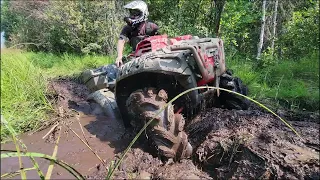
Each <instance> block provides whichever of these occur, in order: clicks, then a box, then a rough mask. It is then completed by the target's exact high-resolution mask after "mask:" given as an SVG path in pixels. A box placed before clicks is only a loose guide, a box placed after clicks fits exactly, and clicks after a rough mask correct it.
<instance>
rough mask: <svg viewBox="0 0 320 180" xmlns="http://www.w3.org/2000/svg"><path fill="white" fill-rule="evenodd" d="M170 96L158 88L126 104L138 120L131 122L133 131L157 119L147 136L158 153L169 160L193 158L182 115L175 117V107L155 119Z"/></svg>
mask: <svg viewBox="0 0 320 180" xmlns="http://www.w3.org/2000/svg"><path fill="white" fill-rule="evenodd" d="M167 99H168V95H167V93H166V92H165V91H164V90H160V91H157V90H156V89H155V88H146V89H144V90H142V89H140V90H137V91H135V92H133V93H132V94H131V95H130V97H129V98H128V100H127V104H126V105H127V107H128V111H129V113H130V114H131V115H132V117H133V118H134V119H135V120H134V121H131V124H132V126H133V127H135V128H137V129H141V128H142V126H143V125H144V124H145V123H146V122H148V121H150V120H152V119H153V118H155V119H154V122H153V123H151V124H150V125H149V127H148V128H147V129H148V130H147V135H148V136H149V137H151V139H152V142H153V143H154V145H155V146H156V148H157V149H158V151H159V153H160V154H161V155H162V156H164V157H166V158H174V159H180V158H187V157H189V156H190V155H191V152H192V147H191V145H190V144H189V142H188V136H187V134H186V133H185V132H184V131H183V129H184V124H185V120H184V118H183V117H182V115H181V114H174V111H173V106H172V105H169V106H168V107H166V108H165V109H164V111H162V113H160V114H159V116H157V117H156V114H157V113H158V111H159V110H160V109H162V108H163V107H164V106H165V105H166V102H167Z"/></svg>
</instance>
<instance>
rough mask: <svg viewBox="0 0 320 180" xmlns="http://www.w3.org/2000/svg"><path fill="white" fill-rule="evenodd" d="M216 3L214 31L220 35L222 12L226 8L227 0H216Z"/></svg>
mask: <svg viewBox="0 0 320 180" xmlns="http://www.w3.org/2000/svg"><path fill="white" fill-rule="evenodd" d="M214 2H215V3H214V4H215V9H216V12H215V16H214V33H215V35H216V36H217V37H218V36H219V35H220V34H219V31H220V21H221V14H222V11H223V8H224V5H225V4H226V1H225V0H214Z"/></svg>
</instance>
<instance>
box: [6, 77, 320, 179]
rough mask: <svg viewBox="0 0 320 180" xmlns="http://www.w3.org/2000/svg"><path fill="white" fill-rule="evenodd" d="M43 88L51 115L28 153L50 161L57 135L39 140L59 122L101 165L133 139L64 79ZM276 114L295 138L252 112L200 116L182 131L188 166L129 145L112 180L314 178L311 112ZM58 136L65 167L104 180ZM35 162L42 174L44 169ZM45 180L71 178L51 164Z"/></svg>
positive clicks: (98, 168)
mask: <svg viewBox="0 0 320 180" xmlns="http://www.w3.org/2000/svg"><path fill="white" fill-rule="evenodd" d="M50 84H51V88H52V89H53V90H54V91H55V94H56V95H55V97H54V99H56V103H55V104H56V108H57V112H58V113H57V115H56V117H55V116H53V117H52V118H53V120H52V122H53V123H52V124H51V125H50V126H49V127H47V128H45V129H44V130H41V131H39V132H36V133H34V134H32V135H28V134H24V135H22V136H21V139H22V141H23V142H24V143H25V144H26V146H27V147H28V151H30V152H40V153H44V154H48V155H52V152H53V148H54V142H55V140H56V139H57V131H54V132H53V133H51V134H50V135H49V136H47V137H46V138H45V139H42V137H43V136H44V135H46V134H47V132H48V131H49V130H50V129H51V127H52V126H53V124H54V122H60V123H64V124H67V125H69V126H70V127H71V128H72V129H73V130H74V131H75V132H76V133H77V134H78V135H79V136H80V137H81V138H82V139H84V138H83V135H82V130H81V127H82V128H83V131H84V134H85V137H86V138H87V139H88V142H89V145H90V146H91V147H92V149H94V150H95V151H96V152H97V153H98V155H99V156H100V157H101V158H102V159H103V160H104V161H105V162H106V164H107V165H110V163H111V161H112V160H113V161H114V160H118V159H119V156H120V155H121V153H122V152H123V150H124V149H125V148H126V147H127V145H128V144H129V142H130V140H131V139H132V138H133V137H132V134H130V132H128V131H127V132H126V131H125V129H124V127H123V124H122V123H121V120H119V119H117V118H116V116H115V115H113V114H104V113H103V110H102V109H101V107H100V106H99V105H97V104H96V103H93V102H88V101H86V97H87V96H88V94H89V92H88V90H87V89H86V87H85V86H84V85H81V84H79V83H76V82H74V81H72V80H68V79H60V80H54V81H52V82H51V83H50ZM73 110H75V111H76V112H73ZM77 113H79V114H80V116H79V118H77ZM277 114H279V115H280V116H281V117H284V118H285V119H286V120H288V121H289V123H290V124H291V125H292V126H293V127H294V128H295V129H296V130H297V131H298V133H299V134H300V135H301V137H302V138H299V137H298V136H296V135H295V134H294V133H293V132H292V131H291V130H290V129H289V128H288V127H286V126H285V125H284V124H283V123H282V122H281V121H280V120H279V119H278V118H276V117H275V116H273V115H271V114H270V113H267V112H263V111H262V110H261V109H257V108H256V107H254V108H251V109H250V110H247V111H241V110H226V109H219V108H211V109H206V110H205V111H204V112H202V113H201V114H200V115H199V116H198V117H197V118H195V119H193V120H192V122H190V123H188V124H186V132H187V134H188V136H189V141H190V143H191V144H192V146H193V148H194V149H193V155H192V158H191V159H188V160H181V161H179V162H173V161H167V162H162V161H161V160H160V159H159V158H158V157H157V155H156V154H151V153H150V152H149V151H147V150H146V149H145V147H143V146H142V144H141V143H140V144H139V142H137V143H135V145H134V147H133V148H132V149H131V150H130V151H129V152H128V154H127V155H126V157H125V158H124V160H123V162H122V163H121V164H120V166H119V168H118V169H116V171H115V173H114V176H113V178H114V179H132V178H134V179H145V178H146V179H319V178H320V173H319V167H320V161H319V152H320V146H319V128H320V122H319V113H303V112H301V113H298V114H296V113H292V112H289V111H278V112H277ZM78 119H79V120H78ZM79 121H80V124H81V125H79ZM61 132H62V134H61V139H60V142H59V149H58V154H57V158H58V159H60V160H63V161H64V162H66V163H68V164H70V165H71V166H73V167H74V168H75V169H76V170H78V171H79V172H80V173H81V174H82V175H84V176H85V177H86V178H87V179H105V177H106V175H107V171H106V169H105V168H104V167H103V165H102V163H101V162H100V161H99V160H98V159H97V158H96V157H95V155H94V154H93V153H92V152H91V151H90V150H89V149H88V148H87V147H86V146H85V145H84V144H83V143H82V142H81V141H80V140H79V139H78V138H77V137H76V136H75V135H74V134H73V133H72V132H70V131H67V129H66V128H64V129H62V131H61ZM144 146H145V144H144ZM1 149H6V150H10V149H11V150H14V149H15V147H14V145H13V144H12V143H7V144H4V145H2V146H1ZM23 159H24V167H25V168H30V167H32V164H31V162H30V160H29V159H28V158H23ZM36 160H37V161H38V163H39V165H40V167H41V170H42V171H43V173H44V174H45V173H46V171H47V168H48V165H49V162H48V161H45V160H40V159H37V158H36ZM16 170H19V164H18V159H17V158H8V159H4V160H2V161H1V174H3V173H6V172H13V171H16ZM27 176H28V179H35V178H39V177H38V175H37V173H36V171H34V170H33V171H29V172H27ZM14 178H15V179H16V178H20V176H15V177H14ZM51 178H52V179H74V177H73V176H72V175H71V174H70V173H68V172H67V171H66V170H64V169H62V168H60V167H57V166H56V165H55V167H54V170H53V174H52V177H51Z"/></svg>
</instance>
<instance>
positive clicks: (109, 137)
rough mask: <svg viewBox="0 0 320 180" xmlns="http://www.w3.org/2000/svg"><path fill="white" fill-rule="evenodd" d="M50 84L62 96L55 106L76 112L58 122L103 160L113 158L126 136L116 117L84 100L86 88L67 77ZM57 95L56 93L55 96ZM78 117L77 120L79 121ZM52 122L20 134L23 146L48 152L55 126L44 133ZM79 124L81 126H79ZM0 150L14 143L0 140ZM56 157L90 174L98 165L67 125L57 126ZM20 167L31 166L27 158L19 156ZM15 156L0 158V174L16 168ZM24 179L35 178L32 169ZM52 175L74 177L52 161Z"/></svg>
mask: <svg viewBox="0 0 320 180" xmlns="http://www.w3.org/2000/svg"><path fill="white" fill-rule="evenodd" d="M52 83H53V84H54V87H55V90H56V92H57V94H59V95H61V96H63V97H62V98H60V99H58V100H57V107H59V108H62V109H63V112H67V111H69V112H70V109H74V110H76V111H77V112H79V113H80V116H79V118H76V116H75V114H73V115H69V116H68V115H66V116H65V117H63V118H60V120H59V121H60V123H65V124H68V125H69V126H70V128H71V129H73V130H74V131H75V132H76V133H77V134H78V135H79V136H80V137H81V138H82V139H84V137H83V133H82V130H81V129H83V131H84V135H85V137H86V139H87V140H88V143H89V145H90V147H91V148H92V149H93V150H95V152H96V153H97V154H98V155H99V156H100V157H101V158H102V159H103V160H105V161H107V162H108V161H109V160H111V159H112V158H114V155H115V154H116V153H119V152H120V151H122V150H123V149H124V148H125V147H126V146H127V144H128V143H129V140H127V139H126V138H123V135H124V132H125V129H124V127H123V125H122V121H121V120H120V119H116V118H115V117H118V116H115V115H114V114H108V115H106V114H105V113H103V111H102V109H101V107H100V106H99V105H97V104H95V103H92V102H91V103H89V102H87V101H86V100H85V97H86V96H87V94H88V92H86V89H85V88H84V87H81V85H79V84H76V83H73V82H70V81H65V80H61V81H56V82H52ZM59 97H60V96H59ZM79 120H80V123H79ZM51 127H52V126H50V127H48V128H46V129H44V130H42V131H39V132H36V133H34V134H32V135H28V134H23V135H21V137H20V138H21V140H22V142H23V143H24V144H25V145H26V146H27V148H28V151H29V152H38V153H44V154H48V155H52V153H53V149H54V143H55V141H56V139H57V137H58V134H59V133H58V130H57V131H55V132H53V133H50V135H48V136H47V137H46V138H45V139H43V136H45V135H46V134H47V133H48V132H49V130H50V129H51ZM81 127H82V128H81ZM1 150H15V146H14V144H13V143H12V142H11V143H6V144H2V146H1ZM57 158H58V159H59V160H62V161H64V162H66V163H67V164H69V165H71V166H72V167H74V168H75V169H76V170H77V171H79V172H80V173H81V174H82V175H87V174H92V172H94V171H96V170H97V169H99V168H103V167H101V166H97V165H98V164H101V162H100V161H99V159H98V158H97V157H96V156H95V155H94V154H93V153H92V152H91V151H90V150H89V148H88V147H87V146H86V145H85V144H83V143H82V142H81V140H79V138H78V137H77V136H76V135H74V134H73V133H72V132H71V131H67V128H62V129H61V137H60V142H59V147H58V153H57ZM36 161H37V162H38V163H39V166H40V169H41V170H42V172H43V173H44V174H46V172H47V169H48V165H49V162H48V161H47V160H43V159H40V158H36ZM23 166H24V168H31V167H33V165H32V163H31V161H30V159H29V158H27V157H24V158H23ZM19 169H20V168H19V163H18V158H6V159H2V160H1V174H4V173H8V172H14V171H17V170H19ZM17 178H20V175H18V176H15V177H13V179H17ZM27 178H28V179H39V176H38V174H37V172H36V171H35V170H32V171H28V172H27ZM51 178H52V179H74V177H73V176H72V175H71V174H70V173H69V172H67V171H66V170H64V169H63V168H61V167H59V166H57V165H55V167H54V169H53V173H52V176H51Z"/></svg>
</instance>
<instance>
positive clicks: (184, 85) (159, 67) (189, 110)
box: [115, 35, 248, 159]
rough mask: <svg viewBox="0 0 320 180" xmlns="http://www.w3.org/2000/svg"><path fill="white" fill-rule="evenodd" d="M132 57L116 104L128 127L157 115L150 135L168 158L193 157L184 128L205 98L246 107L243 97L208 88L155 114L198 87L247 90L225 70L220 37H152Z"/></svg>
mask: <svg viewBox="0 0 320 180" xmlns="http://www.w3.org/2000/svg"><path fill="white" fill-rule="evenodd" d="M130 59H131V60H130V61H128V62H126V63H125V64H124V65H123V66H122V68H121V69H120V71H119V73H118V77H117V80H116V84H115V98H116V102H117V105H118V108H119V110H120V113H121V116H122V119H123V121H124V124H125V125H126V126H127V127H129V126H132V127H134V128H135V129H137V130H139V129H140V128H142V127H143V125H144V124H145V123H147V122H148V121H149V120H151V119H154V123H152V124H150V125H149V126H148V128H147V136H148V139H149V140H151V142H152V144H153V145H155V147H156V148H157V150H158V152H159V153H160V155H162V156H164V157H167V158H174V159H181V158H187V157H189V156H190V155H191V153H192V146H191V145H190V143H189V142H188V135H187V134H186V133H185V131H184V127H185V124H188V122H189V121H190V119H191V118H192V117H194V115H196V114H197V113H199V109H201V105H203V104H204V102H210V104H211V105H216V106H218V107H224V108H229V109H234V108H235V109H246V108H247V107H248V103H247V101H245V100H244V99H243V98H241V97H239V96H235V95H233V94H231V93H228V92H225V91H220V93H219V91H210V90H208V89H204V90H194V91H191V92H189V93H187V94H185V95H183V96H182V97H181V98H179V99H178V100H176V101H175V102H174V103H173V104H174V105H169V106H168V107H167V108H165V110H164V111H163V112H162V113H160V115H159V116H156V114H157V113H158V112H159V110H160V109H162V107H163V106H165V104H166V103H167V102H169V101H170V100H171V99H172V98H174V97H175V96H176V95H178V94H180V93H181V92H183V91H185V90H188V89H190V88H194V87H198V86H215V87H222V88H226V89H229V90H232V91H236V92H238V93H241V94H244V95H246V94H247V89H246V87H245V86H244V85H242V82H241V80H240V79H239V78H234V77H232V74H231V73H230V71H227V70H226V66H225V55H224V47H223V41H222V40H221V39H219V38H198V37H194V36H191V35H185V36H179V37H175V38H168V37H167V36H166V35H159V36H152V37H148V38H146V39H144V40H143V41H141V42H140V43H139V44H138V45H137V48H136V51H135V53H134V54H132V55H131V56H130ZM209 92H210V96H208V94H209ZM205 97H206V98H205ZM207 104H208V103H207ZM184 116H185V117H187V118H186V119H185V118H184Z"/></svg>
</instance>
